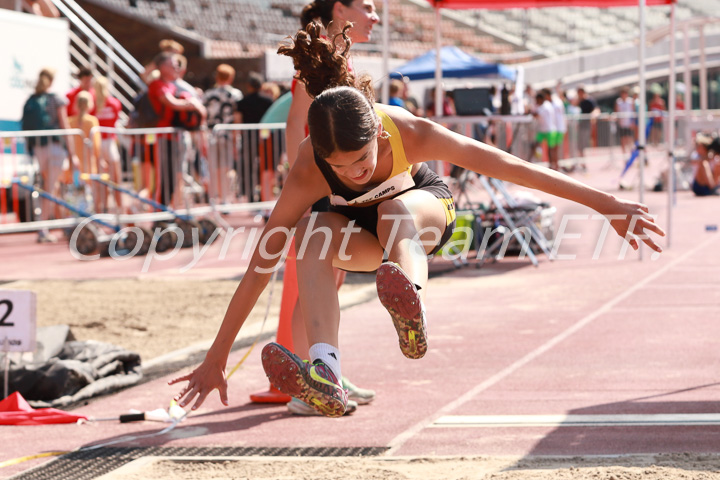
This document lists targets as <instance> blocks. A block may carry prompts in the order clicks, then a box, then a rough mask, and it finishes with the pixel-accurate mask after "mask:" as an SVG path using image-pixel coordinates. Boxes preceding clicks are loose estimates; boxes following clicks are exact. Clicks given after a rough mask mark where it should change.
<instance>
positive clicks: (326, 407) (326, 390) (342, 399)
mask: <svg viewBox="0 0 720 480" xmlns="http://www.w3.org/2000/svg"><path fill="white" fill-rule="evenodd" d="M262 364H263V368H264V369H265V374H266V375H267V377H268V379H269V380H270V383H272V384H273V385H274V386H275V388H277V389H278V390H280V391H281V392H282V393H284V394H286V395H290V396H291V397H295V398H297V399H299V400H302V401H303V402H305V403H306V404H308V405H310V406H311V407H312V408H314V409H315V410H317V411H318V412H320V413H321V414H323V415H325V416H327V417H342V416H343V415H344V414H345V410H346V408H347V402H348V396H347V392H346V391H345V390H344V389H343V388H342V387H340V386H339V385H334V386H332V385H328V384H326V383H321V382H319V381H317V380H314V379H313V378H312V373H311V369H312V368H313V365H312V364H310V363H306V362H303V361H302V360H300V357H298V356H297V355H295V354H294V353H292V352H291V351H289V350H288V349H286V348H285V347H283V346H282V345H279V344H277V343H268V344H267V345H265V348H263V351H262ZM328 383H332V382H328Z"/></svg>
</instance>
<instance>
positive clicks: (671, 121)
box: [666, 3, 676, 248]
mask: <svg viewBox="0 0 720 480" xmlns="http://www.w3.org/2000/svg"><path fill="white" fill-rule="evenodd" d="M675 83H676V79H675V4H674V3H672V4H670V79H669V85H670V95H669V98H668V103H669V104H670V105H668V130H667V131H668V138H667V146H668V163H669V165H670V169H669V170H668V185H667V191H668V204H667V225H666V228H667V247H668V248H670V246H671V245H672V217H673V207H675V104H676V98H675V97H676V92H675Z"/></svg>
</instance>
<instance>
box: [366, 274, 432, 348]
mask: <svg viewBox="0 0 720 480" xmlns="http://www.w3.org/2000/svg"><path fill="white" fill-rule="evenodd" d="M376 284H377V291H378V298H380V303H382V304H383V306H384V307H385V308H386V309H387V311H388V312H389V313H390V316H391V317H392V321H393V325H394V326H395V330H396V331H397V334H398V341H399V342H400V350H401V351H402V353H403V355H405V356H406V357H407V358H411V359H414V360H417V359H418V358H422V357H423V356H424V355H425V353H426V352H427V331H426V328H425V315H424V314H423V308H422V302H421V300H420V294H419V293H418V291H417V288H415V284H414V283H413V282H412V281H411V280H410V279H409V278H408V276H407V275H405V272H403V271H402V269H401V268H400V267H399V266H398V265H397V264H395V263H391V262H386V263H383V264H382V265H380V268H378V271H377V277H376Z"/></svg>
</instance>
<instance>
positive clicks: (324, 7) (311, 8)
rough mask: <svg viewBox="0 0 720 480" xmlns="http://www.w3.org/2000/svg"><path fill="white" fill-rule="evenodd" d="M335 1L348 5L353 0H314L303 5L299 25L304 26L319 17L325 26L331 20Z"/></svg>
mask: <svg viewBox="0 0 720 480" xmlns="http://www.w3.org/2000/svg"><path fill="white" fill-rule="evenodd" d="M337 2H340V3H342V4H343V5H345V6H346V7H349V6H350V5H351V4H352V2H353V0H315V1H314V2H312V3H310V4H308V5H305V7H304V8H303V9H302V13H301V14H300V27H301V28H305V27H307V24H308V23H311V22H312V21H313V20H316V19H318V18H319V19H320V21H321V22H322V24H323V26H324V27H325V28H327V27H328V26H329V25H330V22H332V19H333V7H335V4H336V3H337Z"/></svg>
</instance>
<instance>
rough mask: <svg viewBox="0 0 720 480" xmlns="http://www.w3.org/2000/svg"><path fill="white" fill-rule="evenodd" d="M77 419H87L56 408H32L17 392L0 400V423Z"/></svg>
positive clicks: (44, 422) (32, 422)
mask: <svg viewBox="0 0 720 480" xmlns="http://www.w3.org/2000/svg"><path fill="white" fill-rule="evenodd" d="M78 420H87V417H86V416H85V415H75V414H73V413H68V412H63V411H62V410H58V409H56V408H38V409H34V408H33V407H31V406H30V404H29V403H28V402H27V400H25V399H24V398H23V397H22V395H20V394H19V393H18V392H15V393H13V394H12V395H10V396H9V397H7V398H6V399H5V400H3V401H1V402H0V425H49V424H53V423H75V422H77V421H78Z"/></svg>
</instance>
